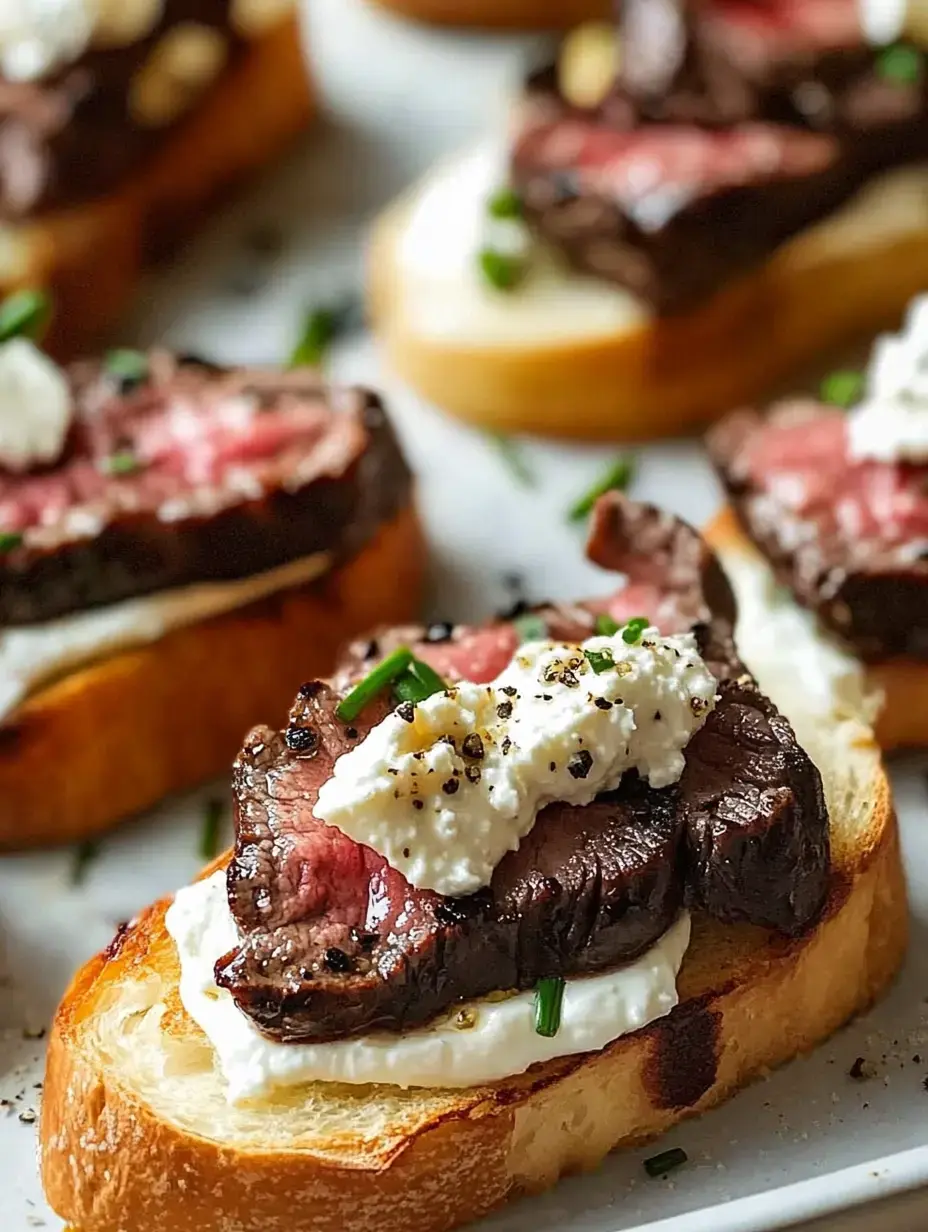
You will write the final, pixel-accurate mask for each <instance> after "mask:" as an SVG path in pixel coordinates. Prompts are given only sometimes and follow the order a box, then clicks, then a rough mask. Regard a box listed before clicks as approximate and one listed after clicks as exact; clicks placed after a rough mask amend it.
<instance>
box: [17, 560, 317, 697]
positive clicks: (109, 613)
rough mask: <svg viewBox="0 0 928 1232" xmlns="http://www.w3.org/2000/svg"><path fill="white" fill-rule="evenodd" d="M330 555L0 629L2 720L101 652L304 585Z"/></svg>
mask: <svg viewBox="0 0 928 1232" xmlns="http://www.w3.org/2000/svg"><path fill="white" fill-rule="evenodd" d="M330 564H331V557H330V555H329V553H328V552H319V553H316V554H315V555H313V556H305V557H302V558H301V559H299V560H294V561H289V562H288V563H287V564H285V565H281V566H280V567H279V568H277V569H271V570H268V571H267V572H266V573H259V574H256V575H255V576H254V577H248V578H243V579H241V580H239V581H234V582H206V583H202V584H200V585H196V586H185V587H181V588H179V589H177V590H167V591H160V592H158V593H157V594H153V595H142V596H140V597H139V598H136V599H126V600H124V601H123V602H122V603H113V604H111V605H110V606H109V607H101V608H95V609H92V610H90V611H86V612H77V613H74V614H72V615H70V616H63V617H61V618H60V619H59V620H51V621H47V622H46V623H45V624H39V625H23V626H18V627H17V626H12V627H9V628H5V629H2V630H0V722H2V721H3V720H4V719H6V718H8V717H9V716H10V714H11V713H12V711H13V710H15V708H16V707H17V706H18V705H19V704H20V702H22V701H23V700H24V699H25V698H26V697H27V696H28V695H29V693H30V692H32V691H33V690H34V689H35V688H37V687H38V686H39V685H42V684H45V683H47V682H48V681H50V680H52V679H54V678H55V677H57V676H61V675H63V674H64V673H65V672H68V671H73V670H74V669H75V668H78V667H83V666H85V665H87V664H88V663H92V662H94V661H95V660H98V659H102V658H104V657H106V656H107V655H112V654H116V653H117V652H119V651H122V650H127V649H130V648H131V647H135V646H143V645H146V644H149V643H151V642H156V641H158V640H159V639H160V638H162V637H164V636H165V635H166V634H168V633H170V632H171V631H172V630H174V629H179V628H182V627H184V626H186V625H192V624H196V623H198V622H199V621H202V620H208V619H209V618H210V617H212V616H219V615H221V614H222V613H223V612H230V611H234V610H235V609H236V608H240V607H244V606H245V605H246V604H248V603H253V602H255V601H256V600H258V599H263V598H265V597H266V596H267V595H270V594H273V593H275V592H276V591H281V590H286V589H288V588H289V587H292V586H302V585H304V584H305V583H307V582H311V581H312V580H313V579H314V578H317V577H319V576H321V575H322V574H323V573H325V572H326V570H327V569H328V568H329V565H330Z"/></svg>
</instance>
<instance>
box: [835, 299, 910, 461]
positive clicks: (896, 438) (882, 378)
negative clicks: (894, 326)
mask: <svg viewBox="0 0 928 1232" xmlns="http://www.w3.org/2000/svg"><path fill="white" fill-rule="evenodd" d="M848 440H849V450H850V455H851V457H853V458H857V459H860V460H864V459H867V458H870V459H874V460H876V461H879V462H928V295H923V296H920V297H919V298H918V299H916V300H915V301H914V302H913V303H912V306H911V307H910V309H909V313H908V316H907V317H906V321H905V325H904V326H903V329H902V332H901V333H899V334H890V335H887V336H885V337H883V338H880V339H878V340H877V343H876V345H875V347H874V350H873V355H872V358H871V360H870V367H869V369H868V372H867V392H866V395H865V397H864V400H863V401H862V402H861V403H860V405H859V406H857V407H855V408H854V410H853V411H851V413H850V415H849V416H848Z"/></svg>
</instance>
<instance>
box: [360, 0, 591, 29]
mask: <svg viewBox="0 0 928 1232" xmlns="http://www.w3.org/2000/svg"><path fill="white" fill-rule="evenodd" d="M377 3H378V4H380V5H382V6H383V7H384V8H388V9H393V10H394V11H395V12H397V13H402V14H403V16H404V17H413V18H415V20H416V21H430V22H432V23H433V24H435V25H439V26H483V27H485V28H486V29H488V30H489V29H499V30H549V29H550V30H563V29H566V28H567V27H568V26H575V25H577V24H578V23H579V22H581V21H591V20H594V19H596V18H605V17H609V16H610V14H611V12H612V6H611V4H610V0H377Z"/></svg>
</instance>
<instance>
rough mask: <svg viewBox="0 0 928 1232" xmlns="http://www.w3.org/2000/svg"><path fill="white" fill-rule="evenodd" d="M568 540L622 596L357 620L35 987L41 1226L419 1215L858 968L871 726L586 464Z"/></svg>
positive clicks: (596, 1144)
mask: <svg viewBox="0 0 928 1232" xmlns="http://www.w3.org/2000/svg"><path fill="white" fill-rule="evenodd" d="M590 553H591V556H592V557H593V559H594V560H596V561H597V563H599V564H601V565H603V566H604V567H606V568H608V569H612V570H616V571H619V572H621V573H623V574H624V575H625V576H626V579H627V581H626V583H625V585H624V587H623V588H622V590H621V591H620V592H619V593H618V594H615V595H613V596H611V597H609V598H606V599H602V600H599V601H597V602H595V603H579V604H575V605H570V606H552V605H546V606H543V607H540V608H537V609H535V610H532V611H528V612H525V613H523V614H522V615H521V616H519V617H517V618H516V619H514V620H506V621H498V622H495V623H493V624H490V625H488V626H485V627H483V628H479V629H475V628H463V627H457V628H455V627H452V626H450V625H436V626H432V627H430V628H428V629H421V628H402V629H398V630H385V631H381V632H380V633H378V634H376V635H375V636H374V637H372V638H370V639H365V640H364V641H362V642H359V643H357V644H356V645H355V646H353V647H352V648H351V649H350V651H349V652H348V654H347V656H346V657H345V658H344V660H343V661H342V663H341V666H340V669H339V671H338V673H337V675H336V676H335V678H334V679H333V680H331V681H330V682H323V681H310V682H307V683H306V684H304V685H303V686H302V687H301V688H300V689H299V693H298V696H297V700H296V702H295V704H294V706H293V708H292V709H291V711H290V715H289V719H288V722H287V724H286V727H285V728H284V730H283V731H281V732H277V731H274V730H272V729H271V728H268V727H258V728H255V729H254V730H253V731H252V732H251V733H250V735H249V736H248V738H247V739H246V742H245V746H244V748H243V750H242V752H241V754H240V756H239V759H238V762H237V763H236V768H235V771H234V794H235V799H236V816H237V823H236V825H237V834H236V844H235V848H234V850H233V851H232V852H230V853H228V854H227V855H226V856H224V857H223V858H222V859H221V860H220V861H218V862H217V863H216V864H214V865H213V866H212V867H210V868H208V869H206V870H205V872H204V874H203V878H202V879H201V880H200V881H198V882H196V883H195V884H194V885H192V886H189V887H187V888H186V889H184V890H181V891H179V892H178V894H177V896H176V897H175V898H174V900H173V902H171V901H170V900H164V901H162V902H159V903H156V904H155V905H154V906H152V907H151V908H149V909H148V910H147V911H145V912H143V913H142V914H141V915H140V916H139V917H138V919H136V920H135V921H134V922H133V923H132V924H130V925H129V926H127V927H126V928H125V929H123V930H122V931H121V932H120V933H119V934H118V936H117V937H116V939H115V940H114V942H113V943H112V945H111V946H110V948H109V949H108V950H107V952H106V953H105V954H101V955H100V956H99V957H98V958H96V959H94V960H93V961H92V962H90V963H89V964H88V965H87V966H86V967H85V968H84V969H83V970H82V971H81V972H80V973H79V974H78V975H77V977H76V979H75V981H74V983H73V984H72V986H71V988H70V989H69V991H68V992H67V994H66V995H65V998H64V1001H63V1003H62V1005H61V1008H60V1010H59V1012H58V1014H57V1017H56V1020H55V1023H54V1027H53V1030H52V1033H51V1039H50V1046H49V1054H48V1069H47V1074H46V1081H45V1085H44V1095H43V1107H42V1124H41V1160H42V1171H43V1177H44V1183H45V1187H46V1192H47V1194H48V1198H49V1201H50V1202H51V1204H52V1206H53V1207H54V1208H55V1210H57V1211H58V1213H59V1214H60V1215H61V1216H62V1217H63V1218H65V1219H66V1220H67V1221H68V1222H69V1223H70V1224H71V1225H73V1226H75V1227H79V1228H80V1229H81V1232H117V1230H118V1229H121V1228H125V1227H138V1228H142V1227H144V1228H145V1229H146V1230H147V1232H219V1229H221V1228H225V1227H228V1226H230V1225H231V1224H234V1225H235V1227H236V1228H239V1229H241V1232H263V1230H264V1229H266V1228H267V1227H269V1226H275V1225H277V1224H283V1223H286V1225H287V1227H288V1228H289V1229H291V1230H292V1232H310V1229H312V1232H344V1229H345V1228H349V1227H350V1228H375V1227H376V1228H378V1229H381V1230H382V1232H445V1230H446V1229H450V1228H452V1227H455V1226H457V1225H459V1224H461V1223H464V1222H466V1221H468V1220H471V1219H474V1218H477V1217H479V1216H480V1215H482V1214H484V1213H486V1212H487V1211H489V1210H491V1209H493V1208H494V1207H496V1206H497V1205H498V1204H500V1203H502V1202H504V1201H505V1200H507V1199H509V1198H512V1197H515V1196H517V1195H518V1194H520V1193H523V1192H526V1191H533V1190H539V1189H542V1188H545V1187H547V1186H549V1185H551V1184H553V1183H554V1182H555V1181H556V1180H557V1178H558V1177H559V1176H560V1175H561V1174H562V1173H565V1172H568V1171H573V1170H576V1169H578V1168H588V1167H593V1166H595V1165H596V1164H598V1163H599V1162H600V1161H601V1160H602V1158H603V1157H604V1156H605V1154H606V1153H607V1152H608V1151H610V1150H612V1149H613V1148H614V1147H617V1146H620V1145H623V1144H627V1143H637V1142H640V1141H641V1140H642V1139H645V1138H649V1137H652V1136H654V1135H656V1134H659V1133H661V1132H662V1131H664V1130H666V1129H667V1128H668V1127H670V1126H672V1125H674V1124H675V1123H677V1122H678V1121H679V1120H680V1119H681V1118H682V1117H684V1116H688V1115H691V1114H693V1113H697V1112H702V1111H704V1110H705V1109H707V1108H709V1107H711V1106H712V1105H713V1104H716V1103H718V1102H719V1101H720V1100H722V1099H724V1098H725V1097H726V1096H728V1095H730V1094H731V1093H732V1092H734V1091H735V1090H737V1088H739V1087H740V1086H742V1085H743V1084H745V1083H747V1082H748V1081H750V1080H751V1079H752V1078H754V1077H756V1076H758V1075H759V1074H761V1073H764V1072H766V1070H767V1069H768V1067H770V1066H772V1065H777V1064H779V1063H781V1062H783V1061H785V1060H787V1059H788V1058H790V1057H792V1056H795V1055H796V1054H797V1053H799V1052H802V1051H803V1050H805V1049H808V1048H811V1047H812V1046H813V1045H814V1044H815V1043H816V1042H817V1041H819V1040H821V1039H822V1038H824V1037H825V1036H826V1035H828V1034H829V1033H830V1032H832V1031H834V1030H835V1029H836V1028H837V1027H838V1026H839V1025H840V1024H841V1023H843V1022H844V1021H845V1020H847V1019H848V1018H849V1017H850V1016H851V1015H852V1014H854V1013H855V1012H857V1011H859V1010H861V1009H862V1008H864V1007H865V1006H866V1005H868V1004H869V1003H870V1002H871V1000H872V999H873V998H874V997H876V996H877V995H878V994H879V992H880V991H881V989H882V988H883V987H884V986H885V984H886V983H887V981H888V980H889V979H890V978H891V976H892V974H893V973H894V972H895V970H896V968H897V966H898V964H899V962H900V960H901V957H902V954H903V950H904V947H905V942H906V931H907V909H906V895H905V884H904V880H903V875H902V870H901V867H900V860H899V847H898V841H897V834H896V825H895V820H894V815H893V809H892V804H891V800H890V795H889V789H888V786H887V782H886V779H885V777H884V774H883V771H882V769H881V766H880V760H879V753H878V750H877V748H876V745H875V744H874V741H873V739H872V735H871V734H870V733H869V731H868V729H867V727H866V725H865V723H864V722H863V721H862V720H861V718H860V717H859V716H857V715H854V714H853V713H851V712H849V711H846V712H845V713H844V714H843V715H841V716H840V717H839V716H838V715H837V714H836V712H835V709H834V707H833V705H832V703H831V701H830V700H829V701H828V703H827V705H825V706H824V707H822V708H816V707H815V706H813V707H812V708H809V707H808V706H807V705H806V701H807V695H806V692H805V682H804V681H803V680H802V679H801V677H799V676H795V677H792V678H791V682H790V681H789V680H787V678H786V676H785V674H784V672H783V671H782V670H781V668H782V662H781V660H780V659H779V658H778V654H777V652H778V649H779V648H778V646H777V645H776V644H775V643H772V644H771V643H768V642H765V641H763V640H761V641H760V642H757V641H756V635H757V633H758V627H757V626H755V624H754V623H753V621H752V620H744V621H739V625H738V642H737V645H738V649H737V650H736V649H735V643H734V642H733V640H732V632H733V630H732V620H733V618H734V615H735V605H734V601H733V596H732V592H731V590H730V588H729V585H728V583H727V581H726V578H725V575H724V574H723V573H722V571H721V569H720V568H719V565H718V563H717V562H716V560H715V558H714V557H713V556H712V554H711V552H710V551H709V550H708V549H707V548H706V545H705V544H704V543H703V542H702V541H701V540H700V538H699V537H698V535H697V534H696V533H695V532H694V531H692V530H691V529H690V528H689V527H687V526H685V525H683V524H682V523H679V522H677V521H676V520H675V519H673V518H670V517H669V516H667V515H665V514H662V513H660V512H659V511H657V510H655V509H653V508H652V507H649V506H641V505H635V504H632V503H631V502H628V501H627V500H626V499H625V498H624V497H622V496H620V495H617V494H611V495H610V496H607V497H604V498H602V499H601V501H600V502H599V504H598V505H597V507H596V510H595V513H594V517H593V526H592V536H591V541H590ZM733 561H734V564H735V565H736V567H737V560H736V559H735V558H733ZM806 636H807V639H808V640H809V641H813V640H814V639H813V637H812V634H811V633H807V635H806ZM742 653H743V654H744V656H745V657H746V658H747V659H748V661H749V662H751V663H752V665H753V667H754V670H755V672H756V679H755V677H754V676H752V675H751V674H750V673H749V672H748V671H747V669H746V668H745V666H744V664H743V663H742V662H741V657H740V656H741V654H742ZM767 682H769V683H770V685H771V686H773V685H776V687H777V690H778V695H779V697H780V704H781V705H782V706H783V707H784V710H785V713H783V712H781V711H779V710H778V709H777V706H776V705H775V704H774V702H772V701H771V700H770V699H769V698H768V696H767V695H766V693H765V692H764V691H763V690H764V689H766V687H767ZM786 714H788V715H789V719H787V717H786ZM164 1177H174V1178H177V1181H178V1183H177V1184H173V1183H172V1184H164V1183H158V1178H164ZM181 1180H182V1181H183V1184H181V1183H180V1181H181Z"/></svg>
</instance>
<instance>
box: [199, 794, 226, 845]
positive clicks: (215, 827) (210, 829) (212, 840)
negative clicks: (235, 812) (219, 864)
mask: <svg viewBox="0 0 928 1232" xmlns="http://www.w3.org/2000/svg"><path fill="white" fill-rule="evenodd" d="M225 807H226V806H225V804H224V803H223V801H222V800H219V799H218V798H213V799H211V800H207V801H206V804H205V805H204V807H203V825H202V826H201V828H200V855H201V857H202V858H203V859H204V860H215V858H216V856H217V855H218V854H219V837H220V827H221V825H222V816H223V813H224V812H225Z"/></svg>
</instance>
